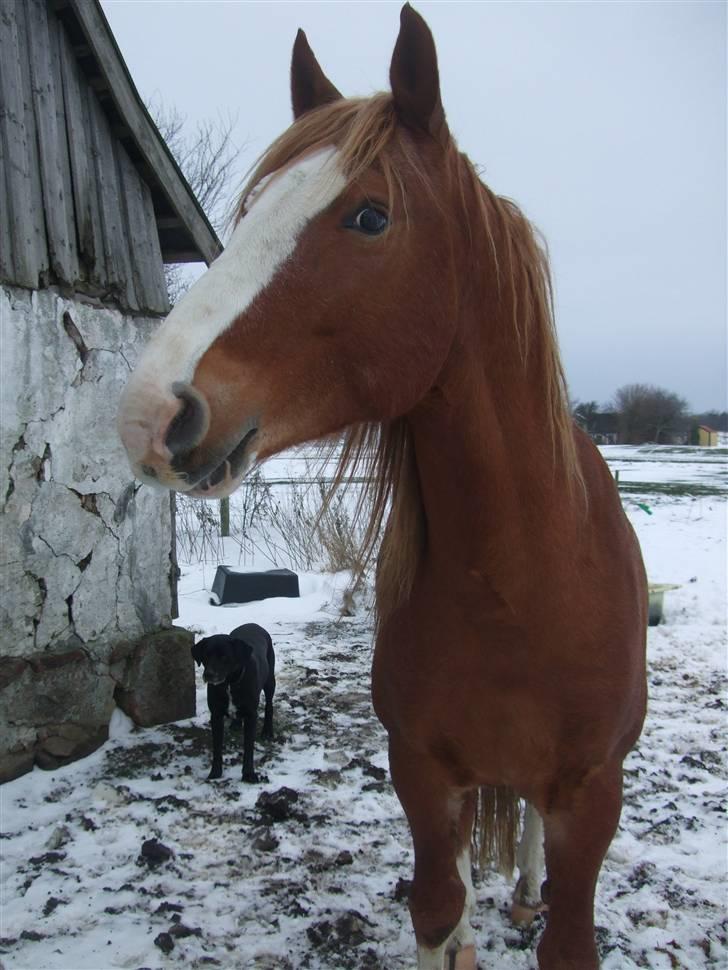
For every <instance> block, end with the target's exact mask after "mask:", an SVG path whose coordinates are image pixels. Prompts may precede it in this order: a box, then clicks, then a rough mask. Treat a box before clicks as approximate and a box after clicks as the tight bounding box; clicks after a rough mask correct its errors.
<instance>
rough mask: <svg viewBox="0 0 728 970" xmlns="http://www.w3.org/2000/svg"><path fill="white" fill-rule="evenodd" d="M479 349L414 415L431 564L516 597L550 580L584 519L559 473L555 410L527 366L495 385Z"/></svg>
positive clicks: (456, 359)
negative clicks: (541, 577)
mask: <svg viewBox="0 0 728 970" xmlns="http://www.w3.org/2000/svg"><path fill="white" fill-rule="evenodd" d="M486 371H487V368H485V367H483V366H482V364H481V362H480V359H479V357H478V355H477V354H474V353H473V348H465V347H463V348H460V349H459V350H457V351H456V352H455V353H454V354H453V355H452V357H451V360H450V362H449V363H448V366H447V368H446V373H445V374H444V375H443V381H442V385H441V387H439V388H438V389H437V390H435V391H433V392H432V393H431V394H430V395H429V396H428V398H427V399H426V400H425V401H423V402H422V404H421V405H420V406H419V407H418V408H417V409H416V410H415V412H414V413H413V414H412V415H411V416H410V426H411V429H412V434H413V440H414V448H415V456H416V462H417V469H418V474H419V479H420V490H421V495H422V501H423V505H424V512H425V520H426V529H427V555H428V556H429V557H430V559H431V561H434V562H436V564H437V566H438V568H442V569H444V570H446V571H447V572H448V573H450V574H452V573H453V572H456V573H457V572H458V571H460V572H462V573H463V574H470V575H475V574H481V573H482V574H484V575H485V574H487V575H488V576H489V577H490V580H491V581H492V582H493V583H494V584H495V585H497V586H498V587H499V588H500V589H501V590H502V591H503V592H504V594H505V593H506V592H507V594H508V597H509V598H517V597H520V595H521V593H523V594H524V595H527V592H526V591H525V588H524V581H525V580H524V577H526V576H528V577H530V581H531V582H532V581H533V577H534V574H535V571H539V570H543V571H544V573H545V574H546V573H547V571H548V569H549V568H551V566H552V564H553V561H554V557H555V556H558V555H559V551H560V550H563V549H564V548H565V543H566V540H567V537H568V536H569V535H571V534H573V528H574V527H575V523H576V519H575V517H574V516H573V515H572V511H573V509H572V506H573V503H572V502H570V501H569V499H568V498H567V496H566V494H565V483H564V480H563V477H560V472H559V471H558V470H557V469H555V465H554V451H553V442H552V438H551V434H550V431H549V428H548V426H547V422H546V420H545V419H544V417H543V412H544V407H545V403H544V402H541V401H540V400H539V394H540V389H539V387H538V381H537V380H535V379H534V374H533V373H531V374H529V373H528V372H526V371H524V368H523V366H522V364H521V363H520V361H514V362H513V364H512V366H511V367H510V368H508V367H507V365H506V363H505V362H504V361H503V360H501V361H500V362H498V363H497V364H496V363H495V362H494V366H493V368H492V378H489V377H488V376H487V373H486Z"/></svg>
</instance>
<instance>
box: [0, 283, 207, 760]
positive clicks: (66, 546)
mask: <svg viewBox="0 0 728 970" xmlns="http://www.w3.org/2000/svg"><path fill="white" fill-rule="evenodd" d="M157 323H158V321H156V320H153V319H145V318H138V317H137V318H134V317H130V316H125V315H124V314H122V313H120V312H118V311H117V310H114V309H111V308H108V307H105V306H101V305H93V304H91V303H88V302H79V301H78V300H75V299H73V300H72V299H67V298H65V297H64V296H63V295H62V294H60V293H59V292H56V291H54V290H51V289H49V290H41V291H29V290H23V289H17V288H13V287H8V286H0V378H1V383H0V387H1V397H0V419H1V420H0V590H1V591H2V596H1V598H0V690H2V694H0V699H3V698H4V700H5V701H6V702H7V703H9V705H10V709H11V710H10V717H9V720H8V721H7V722H5V725H4V727H0V759H1V758H2V754H3V752H5V753H7V752H9V751H10V752H13V751H15V752H21V751H24V752H26V754H27V749H28V746H29V745H30V746H31V747H35V748H38V745H39V744H40V746H41V747H43V742H44V738H43V737H42V735H43V734H44V732H45V733H46V734H47V733H48V730H49V728H48V725H49V724H50V725H51V727H50V735H49V736H52V734H53V730H55V728H54V725H55V726H58V725H59V724H61V723H62V721H63V720H64V719H65V721H66V722H68V723H72V724H76V725H79V724H80V725H82V724H84V723H85V722H88V724H89V725H91V724H92V725H93V729H94V731H95V732H96V734H95V742H94V743H96V742H98V741H99V739H102V736H103V735H104V725H105V724H106V725H107V724H108V718H109V716H110V713H111V710H112V709H113V705H114V694H115V692H116V693H117V695H118V690H117V688H119V689H122V688H123V689H124V690H127V691H128V689H129V688H130V684H129V683H128V677H127V673H128V670H127V668H128V666H129V664H128V662H127V661H128V658H129V656H130V655H131V653H133V652H134V650H135V649H136V650H138V647H135V646H134V644H137V645H138V643H139V642H140V638H144V636H145V635H147V634H149V633H150V632H152V631H155V630H164V629H168V628H169V627H170V625H171V611H172V586H171V580H170V570H171V568H172V563H171V560H170V554H171V548H172V532H171V512H170V498H169V494H168V493H165V492H158V491H155V490H152V489H150V488H148V487H146V486H140V485H139V483H138V482H135V481H134V480H133V477H132V474H131V471H130V469H129V466H128V463H127V460H126V456H125V453H124V451H123V448H122V446H121V443H120V441H119V438H118V434H117V432H116V415H117V409H118V402H119V397H120V394H121V391H122V389H123V387H124V384H125V382H126V379H127V377H128V375H129V372H130V368H131V367H133V365H134V363H135V361H136V359H137V357H138V355H139V353H140V351H141V348H142V346H143V344H144V343H145V341H146V340H147V339H148V337H149V336H150V334H151V332H152V330H153V328H154V327H155V326H156V325H157ZM124 644H126V647H124V646H123V645H124ZM125 658H126V659H125ZM66 661H67V662H66ZM185 664H186V665H187V666H189V667H190V669H191V661H189V657H186V658H185ZM65 668H68V671H67V673H68V677H67V678H66V680H68V678H70V681H73V682H75V681H78V683H77V684H76V686H75V687H74V686H73V683H70V682H69V683H68V684H65V681H64V678H63V676H61V674H59V673H58V672H59V671H60V670H62V669H65ZM51 669H53V670H54V671H55V674H54V675H53V677H52V678H51V679H52V680H54V681H55V687H57V688H59V689H60V688H62V689H61V690H60V692H61V694H63V695H64V697H65V700H62V702H61V704H62V703H66V704H70V705H71V708H72V709H71V710H70V711H69V712H68V714H67V716H65V718H64V716H63V711H62V709H61V705H59V704H58V703H53V702H52V698H50V699H47V700H48V703H45V706H44V707H43V705H40V706H41V707H43V710H41V711H39V710H37V709H36V708H37V706H38V705H37V704H35V706H34V701H35V699H36V698H37V694H38V690H39V689H41V685H40V684H39V682H37V678H38V677H40V676H41V675H43V672H44V671H45V672H46V674H47V673H48V671H50V670H51ZM33 677H35V678H36V681H35V682H34V681H33ZM79 678H80V679H79ZM64 685H65V686H64ZM132 687H133V685H132ZM188 687H189V685H188V684H186V687H185V689H186V690H187V688H188ZM3 688H5V689H4V690H3ZM47 689H48V690H52V689H53V685H47ZM8 691H9V692H8ZM42 691H43V692H45V691H46V686H43V687H42ZM89 691H91V693H92V695H93V696H92V697H91V698H88V697H85V698H84V697H83V696H82V695H83V694H84V693H85V694H88V693H89ZM187 692H188V691H187ZM76 694H78V695H79V697H78V701H77V702H76V700H75V699H74V698H75V695H76ZM192 703H193V706H194V699H193V701H192ZM24 705H25V706H26V707H27V709H25V708H24ZM188 706H189V705H188ZM13 708H17V709H16V710H15V712H14V713H13ZM76 708H78V710H77V709H76ZM180 716H182V715H180ZM160 719H161V718H160ZM152 720H153V719H152ZM41 722H42V723H41ZM71 733H73V732H71ZM76 733H78V731H76ZM92 733H93V732H92ZM66 734H68V731H66ZM45 746H46V748H47V747H48V745H47V744H46V745H45ZM89 746H93V745H92V743H91V741H90V740H88V742H87V743H85V747H86V748H88V747H89ZM50 747H51V748H53V747H54V745H53V744H51V745H50ZM72 747H73V745H72V744H70V742H69V743H67V744H60V743H59V742H56V743H55V748H56V749H57V750H58V751H59V752H61V753H60V754H59V755H58V757H60V758H61V759H63V758H66V757H70V756H72V752H71V751H70V749H71V748H72ZM80 748H84V743H81V744H80ZM61 749H63V750H61ZM64 752H66V753H64ZM21 760H22V759H21ZM25 760H26V761H27V757H26V759H25ZM40 760H41V762H42V760H43V757H42V756H41V759H40ZM52 760H53V759H52V758H51V759H50V761H51V762H52ZM49 766H52V765H51V764H50V763H49ZM6 773H7V772H6ZM10 773H13V772H10ZM2 775H3V769H2V763H1V762H0V778H1V777H2Z"/></svg>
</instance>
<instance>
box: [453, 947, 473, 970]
mask: <svg viewBox="0 0 728 970" xmlns="http://www.w3.org/2000/svg"><path fill="white" fill-rule="evenodd" d="M453 970H478V965H477V962H476V960H475V947H474V946H473V944H472V943H470V944H469V945H468V946H464V947H462V949H460V950H458V952H457V953H456V954H455V963H454V964H453Z"/></svg>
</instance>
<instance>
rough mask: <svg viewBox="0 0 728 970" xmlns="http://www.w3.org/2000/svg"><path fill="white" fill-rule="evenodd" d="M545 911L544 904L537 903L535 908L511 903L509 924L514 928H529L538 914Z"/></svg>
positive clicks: (545, 906)
mask: <svg viewBox="0 0 728 970" xmlns="http://www.w3.org/2000/svg"><path fill="white" fill-rule="evenodd" d="M547 909H548V906H547V905H546V903H537V904H536V905H535V906H527V905H526V904H525V903H511V923H513V925H514V926H530V925H531V923H533V921H534V919H535V918H536V916H537V915H538V913H545V912H546V910H547Z"/></svg>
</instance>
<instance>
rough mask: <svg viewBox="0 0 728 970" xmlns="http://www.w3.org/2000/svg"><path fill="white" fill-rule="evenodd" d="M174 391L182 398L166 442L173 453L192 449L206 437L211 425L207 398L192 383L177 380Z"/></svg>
mask: <svg viewBox="0 0 728 970" xmlns="http://www.w3.org/2000/svg"><path fill="white" fill-rule="evenodd" d="M172 393H173V394H174V395H175V397H177V398H179V400H180V409H179V411H178V412H177V414H176V415H175V416H174V417H173V418H172V420H171V421H170V423H169V427H168V428H167V431H166V434H165V436H164V443H165V445H166V446H167V448H169V450H170V451H171V452H172V454H173V455H180V454H182V453H184V452H188V451H192V449H193V448H195V447H196V446H197V445H198V444H199V443H200V442H201V441H202V439H203V438H204V437H205V435H206V434H207V431H208V428H209V426H210V408H209V405H208V403H207V401H206V400H205V398H204V397H203V396H202V394H200V392H199V391H198V390H197V389H196V388H194V387H193V386H192V385H191V384H183V383H181V382H179V381H178V382H176V383H174V384H173V385H172Z"/></svg>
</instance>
